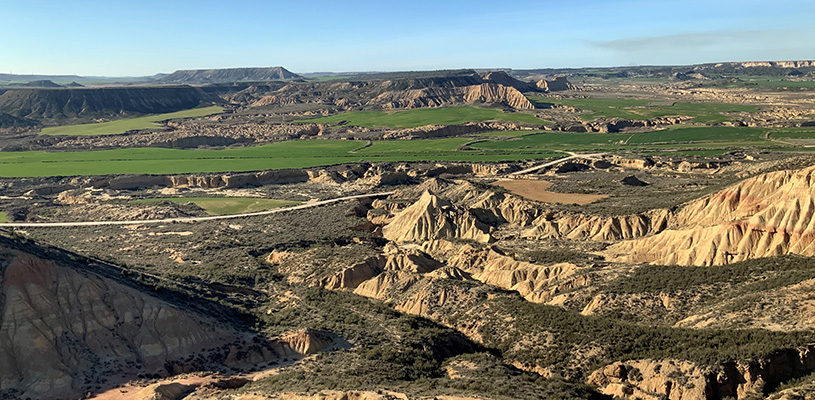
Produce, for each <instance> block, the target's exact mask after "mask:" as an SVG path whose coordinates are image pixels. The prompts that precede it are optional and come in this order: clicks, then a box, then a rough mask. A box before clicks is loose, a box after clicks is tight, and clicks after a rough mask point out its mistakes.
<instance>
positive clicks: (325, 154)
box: [0, 138, 560, 177]
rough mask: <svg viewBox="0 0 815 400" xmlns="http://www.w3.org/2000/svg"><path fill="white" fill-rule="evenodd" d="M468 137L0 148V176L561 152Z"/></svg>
mask: <svg viewBox="0 0 815 400" xmlns="http://www.w3.org/2000/svg"><path fill="white" fill-rule="evenodd" d="M469 141H471V139H466V138H452V139H427V140H411V141H381V142H375V143H373V145H372V146H369V147H366V148H364V149H360V150H358V151H357V152H354V153H352V152H351V151H352V150H355V149H359V148H360V142H359V141H353V140H298V141H289V142H280V143H271V144H267V145H263V146H255V147H242V148H234V149H219V150H209V149H207V150H180V149H164V148H152V147H150V148H131V149H116V150H94V151H70V152H44V151H21V152H0V176H2V177H36V176H74V175H105V174H180V173H213V172H240V171H259V170H267V169H285V168H308V167H315V166H325V165H334V164H344V163H355V162H359V161H361V160H367V161H467V162H489V161H512V160H527V159H544V158H550V157H554V156H557V155H560V153H559V152H556V151H551V150H548V149H545V148H540V149H533V150H528V151H527V150H517V149H516V151H512V152H506V151H479V150H476V151H472V150H469V151H468V150H457V149H458V147H459V146H461V145H462V144H464V143H466V142H469Z"/></svg>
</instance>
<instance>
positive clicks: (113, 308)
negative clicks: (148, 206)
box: [0, 246, 342, 398]
mask: <svg viewBox="0 0 815 400" xmlns="http://www.w3.org/2000/svg"><path fill="white" fill-rule="evenodd" d="M0 260H1V261H0V388H2V392H0V395H7V396H11V397H22V398H25V397H32V398H72V397H76V396H79V395H81V394H84V393H86V392H89V391H95V390H98V389H100V388H103V387H109V386H108V385H110V384H112V383H115V382H113V381H115V380H127V379H133V378H135V377H136V376H137V375H142V374H146V375H158V376H168V375H173V374H177V373H181V372H191V371H196V370H206V369H210V370H212V369H219V370H220V369H224V368H227V369H229V368H232V369H236V370H240V369H243V368H248V367H252V366H256V365H263V364H264V363H268V362H271V361H275V360H277V359H279V358H282V357H295V356H298V355H301V354H310V353H313V352H315V351H317V350H319V349H323V348H326V347H331V346H335V345H340V344H341V342H342V341H341V340H340V339H338V338H336V337H335V336H333V335H331V334H327V333H316V332H310V331H303V332H296V333H292V334H290V335H287V336H285V337H283V338H280V339H268V338H264V337H260V336H256V335H253V334H250V333H249V332H241V331H238V330H236V329H234V328H232V327H230V326H228V325H226V324H225V323H222V322H219V321H218V320H216V319H214V318H212V317H206V316H202V315H199V314H197V313H196V312H195V311H192V310H190V309H185V308H183V307H180V306H177V305H173V304H171V303H169V302H167V301H165V300H161V299H159V298H157V297H154V296H152V295H149V294H146V293H143V292H141V291H140V290H137V289H136V288H134V287H130V286H127V285H125V284H123V283H120V282H116V281H113V280H111V279H109V278H105V277H103V276H101V275H98V274H96V273H94V272H92V271H88V270H81V269H77V268H74V267H70V266H65V265H61V264H60V263H59V262H56V261H51V260H48V259H43V258H40V257H38V256H35V255H32V254H28V253H26V252H23V251H21V250H18V249H15V248H10V247H7V246H2V247H0Z"/></svg>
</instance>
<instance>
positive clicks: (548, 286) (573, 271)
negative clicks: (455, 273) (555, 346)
mask: <svg viewBox="0 0 815 400" xmlns="http://www.w3.org/2000/svg"><path fill="white" fill-rule="evenodd" d="M447 265H448V266H449V267H454V268H457V269H458V270H461V271H464V272H466V273H467V274H469V276H470V277H471V278H472V279H475V280H478V281H481V282H483V283H486V284H488V285H492V286H497V287H500V288H503V289H507V290H514V291H517V292H518V293H519V294H520V295H521V296H523V297H524V298H525V299H527V300H528V301H531V302H533V303H544V302H547V301H549V300H551V299H552V298H553V297H554V296H555V295H556V294H557V293H559V292H561V291H564V290H569V289H573V288H575V287H578V286H585V285H587V284H588V283H590V281H591V279H590V278H589V277H588V275H584V274H582V273H583V272H584V271H585V268H581V267H578V266H577V265H575V264H572V263H558V264H553V265H537V264H532V263H528V262H523V261H517V260H515V259H513V258H512V257H509V256H506V255H504V254H501V253H498V252H496V251H495V250H493V249H484V250H476V249H473V248H472V247H468V246H464V247H463V248H462V249H461V250H460V251H459V253H458V254H456V255H455V256H453V257H451V258H450V260H448V262H447Z"/></svg>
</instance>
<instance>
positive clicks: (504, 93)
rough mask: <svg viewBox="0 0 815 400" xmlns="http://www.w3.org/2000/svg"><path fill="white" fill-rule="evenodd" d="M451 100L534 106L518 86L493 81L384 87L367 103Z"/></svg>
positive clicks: (398, 104) (393, 104) (431, 104)
mask: <svg viewBox="0 0 815 400" xmlns="http://www.w3.org/2000/svg"><path fill="white" fill-rule="evenodd" d="M451 103H467V104H474V103H495V104H503V105H506V106H509V107H512V108H514V109H517V110H533V109H534V108H535V106H534V105H533V104H532V102H530V101H529V99H527V98H526V96H524V95H523V93H521V92H520V91H518V89H515V88H513V87H507V86H504V85H499V84H495V83H482V84H480V85H472V86H463V87H452V88H423V89H412V90H404V91H403V90H400V91H387V92H383V93H382V94H380V95H378V96H377V97H375V98H374V99H372V100H371V101H370V102H369V104H370V105H381V106H382V107H383V108H386V109H392V108H419V107H439V106H443V105H449V104H451Z"/></svg>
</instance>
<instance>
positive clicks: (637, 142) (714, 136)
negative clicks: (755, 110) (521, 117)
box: [471, 127, 771, 151]
mask: <svg viewBox="0 0 815 400" xmlns="http://www.w3.org/2000/svg"><path fill="white" fill-rule="evenodd" d="M765 132H766V131H765V130H764V129H761V128H732V127H691V128H688V127H685V128H678V127H677V128H673V129H666V130H661V131H655V132H644V133H566V132H547V133H539V134H535V135H529V136H523V137H520V138H519V139H517V140H503V141H487V142H479V143H476V144H473V145H472V146H471V147H473V148H477V149H482V150H527V151H528V150H534V149H548V150H576V151H581V150H582V151H594V150H599V151H609V150H617V149H626V148H640V149H654V148H660V147H666V148H668V147H669V148H672V149H682V148H687V147H688V146H689V145H690V147H693V148H698V147H700V145H699V144H703V147H706V148H717V147H729V146H756V145H762V144H769V143H771V142H768V141H767V140H765V139H764V135H765Z"/></svg>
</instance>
